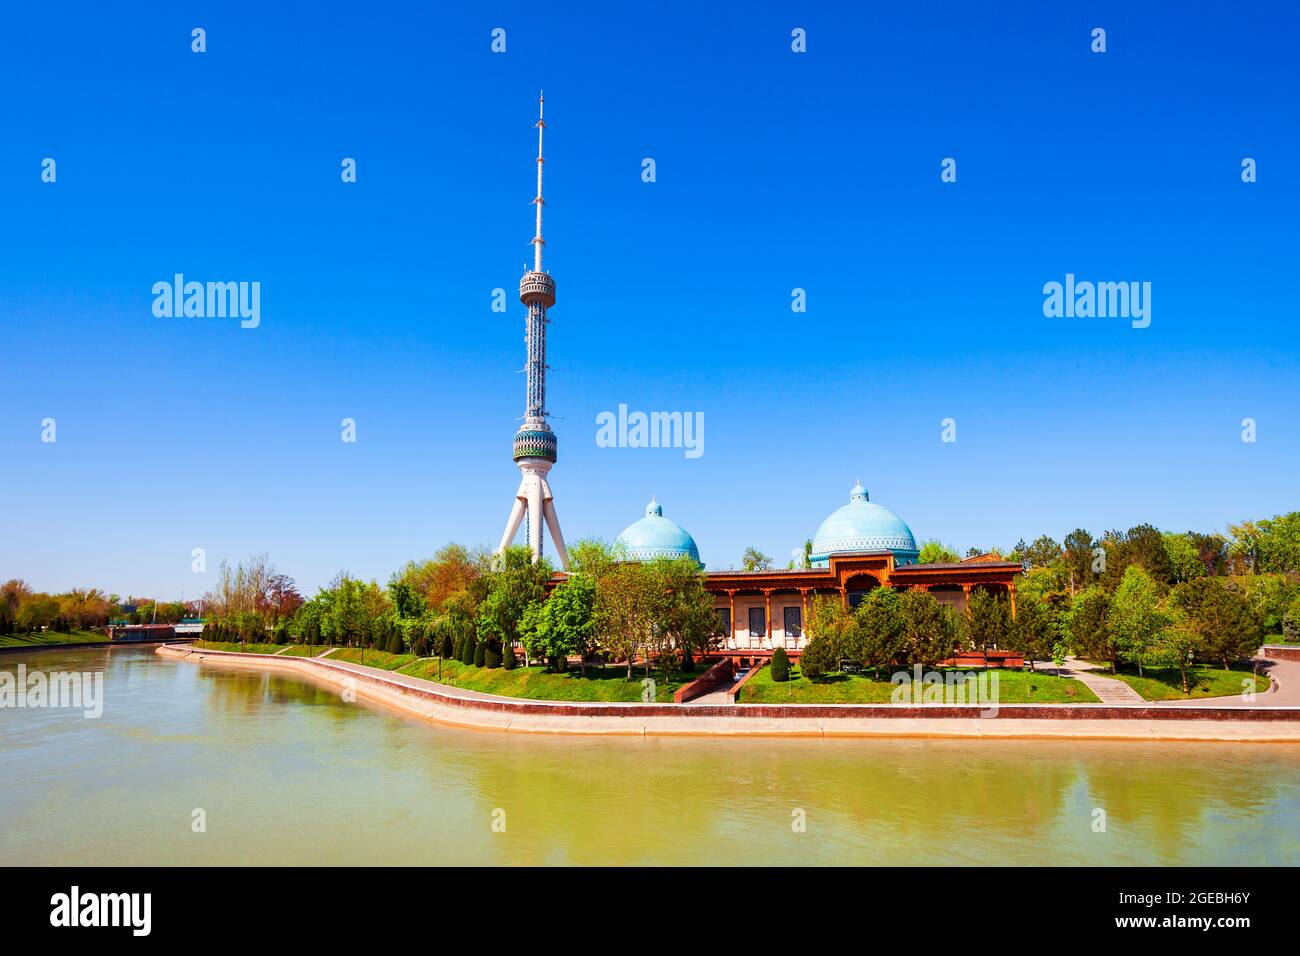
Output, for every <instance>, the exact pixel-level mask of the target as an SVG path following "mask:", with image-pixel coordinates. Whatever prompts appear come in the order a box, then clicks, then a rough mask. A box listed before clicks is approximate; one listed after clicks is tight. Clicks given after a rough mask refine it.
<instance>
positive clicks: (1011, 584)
mask: <svg viewBox="0 0 1300 956" xmlns="http://www.w3.org/2000/svg"><path fill="white" fill-rule="evenodd" d="M1007 597H1009V598H1010V599H1011V620H1013V621H1014V620H1015V619H1016V582H1015V581H1008V582H1007Z"/></svg>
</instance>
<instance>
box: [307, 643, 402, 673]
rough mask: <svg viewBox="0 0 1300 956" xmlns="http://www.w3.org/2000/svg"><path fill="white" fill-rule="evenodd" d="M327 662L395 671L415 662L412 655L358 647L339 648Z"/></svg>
mask: <svg viewBox="0 0 1300 956" xmlns="http://www.w3.org/2000/svg"><path fill="white" fill-rule="evenodd" d="M327 660H331V661H347V662H348V663H349V664H365V665H366V666H367V667H378V668H379V669H380V670H386V671H395V670H399V669H400V668H403V667H405V666H406V665H407V664H410V663H412V662H414V661H415V660H417V658H416V656H415V655H414V654H389V653H388V652H387V651H370V650H362V649H361V648H359V647H340V648H339V649H338V650H336V651H335V652H334V653H333V654H331V655H330V656H329V657H328V658H327Z"/></svg>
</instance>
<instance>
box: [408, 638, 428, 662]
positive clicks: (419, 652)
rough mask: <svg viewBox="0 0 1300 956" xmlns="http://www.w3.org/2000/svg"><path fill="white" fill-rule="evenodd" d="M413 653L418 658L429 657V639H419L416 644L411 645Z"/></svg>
mask: <svg viewBox="0 0 1300 956" xmlns="http://www.w3.org/2000/svg"><path fill="white" fill-rule="evenodd" d="M411 651H412V652H413V653H414V654H415V656H416V657H428V656H429V639H428V638H427V637H417V638H416V639H415V643H414V644H412V645H411Z"/></svg>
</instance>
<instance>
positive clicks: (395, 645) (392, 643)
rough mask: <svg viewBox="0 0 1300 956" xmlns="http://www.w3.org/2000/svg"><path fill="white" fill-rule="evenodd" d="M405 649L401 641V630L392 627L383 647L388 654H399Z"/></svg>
mask: <svg viewBox="0 0 1300 956" xmlns="http://www.w3.org/2000/svg"><path fill="white" fill-rule="evenodd" d="M405 649H406V647H405V645H404V644H403V643H402V630H401V628H399V627H394V628H393V632H392V633H391V634H390V635H389V636H388V647H386V648H385V650H386V651H388V653H390V654H400V653H402V651H404V650H405Z"/></svg>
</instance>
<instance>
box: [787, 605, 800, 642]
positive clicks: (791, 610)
mask: <svg viewBox="0 0 1300 956" xmlns="http://www.w3.org/2000/svg"><path fill="white" fill-rule="evenodd" d="M783 624H784V630H785V636H786V637H802V636H803V608H801V607H788V608H786V609H785V620H784V622H783Z"/></svg>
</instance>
